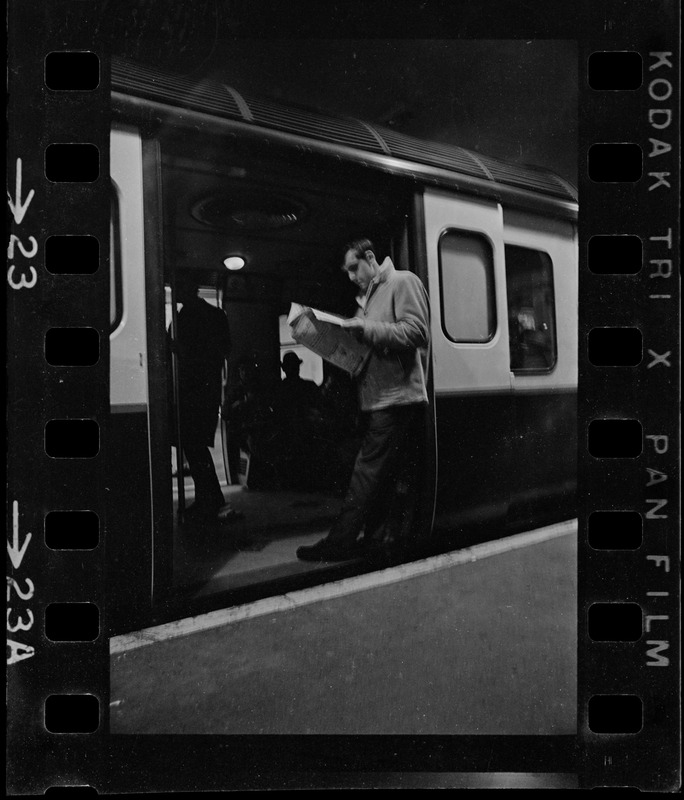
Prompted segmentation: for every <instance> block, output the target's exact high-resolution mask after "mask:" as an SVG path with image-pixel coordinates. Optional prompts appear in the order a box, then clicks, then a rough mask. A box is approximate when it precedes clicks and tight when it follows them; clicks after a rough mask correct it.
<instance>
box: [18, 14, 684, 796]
mask: <svg viewBox="0 0 684 800" xmlns="http://www.w3.org/2000/svg"><path fill="white" fill-rule="evenodd" d="M106 5H107V4H106V3H104V4H98V3H90V2H84V0H64V1H63V2H62V1H61V0H60V2H57V0H51V2H47V3H44V2H37V1H36V2H21V3H20V2H14V3H12V4H10V9H9V43H10V49H9V60H10V73H9V147H8V215H9V216H8V219H9V227H8V272H7V283H6V287H7V288H6V293H7V308H8V354H9V359H8V362H9V381H10V382H9V397H8V400H9V421H10V425H9V450H8V471H9V484H8V486H9V489H8V503H7V513H8V527H7V530H8V562H7V563H8V573H7V587H8V588H7V597H8V611H7V640H8V647H7V675H8V678H7V680H8V734H9V739H10V747H9V769H8V776H9V777H8V789H9V791H10V793H16V794H23V793H32V792H43V791H45V790H46V789H48V788H49V787H51V786H72V787H75V786H91V787H95V788H96V789H97V790H98V791H100V792H105V793H110V792H124V791H144V790H150V791H160V790H177V791H180V790H188V789H193V788H202V789H226V788H258V787H263V788H278V787H280V786H285V785H301V781H302V780H304V781H305V782H306V781H309V782H310V783H311V785H322V784H323V783H324V782H325V780H328V781H331V782H332V784H333V785H340V782H342V783H343V782H344V781H345V780H347V781H350V782H351V785H359V784H354V783H353V781H351V778H350V776H351V775H352V773H355V774H363V775H364V776H365V777H364V780H365V781H366V784H365V785H372V784H373V774H374V773H375V774H376V775H380V774H382V775H387V774H396V773H399V772H402V771H405V772H406V773H409V774H413V775H414V776H418V775H424V774H426V773H439V774H441V775H442V776H444V777H443V781H444V782H445V783H443V784H442V785H455V784H450V783H449V780H452V781H453V780H455V779H454V777H453V776H454V774H455V773H485V772H491V771H494V772H497V773H504V772H506V773H516V772H520V771H521V770H522V769H523V767H522V766H521V764H522V763H523V762H524V763H525V767H524V770H525V771H526V772H535V773H556V772H559V773H571V774H573V775H575V776H576V777H577V785H579V786H582V787H587V788H594V787H604V786H605V787H613V786H627V787H636V788H639V789H642V790H648V791H674V790H676V789H677V788H678V786H679V785H680V783H681V762H680V753H679V751H680V742H681V734H680V729H681V723H680V711H679V707H680V699H681V697H680V640H679V635H680V634H679V631H680V617H679V597H680V595H679V592H680V588H679V555H680V550H679V547H680V546H679V522H680V506H679V501H680V495H679V480H678V478H679V467H680V462H679V451H680V439H679V436H680V433H679V431H680V429H679V413H678V400H679V388H678V387H679V365H680V352H679V300H680V288H679V276H678V270H679V219H678V198H679V188H680V173H679V115H680V107H679V97H680V85H679V66H680V42H679V21H680V17H679V8H678V5H677V4H676V3H673V2H668V1H667V0H653V2H648V3H633V4H629V5H628V6H627V7H625V5H624V4H621V3H620V4H619V3H611V2H606V3H599V4H597V3H593V4H589V3H587V4H584V5H581V6H580V7H579V8H570V9H568V8H565V10H563V11H559V12H558V19H557V20H556V21H550V20H549V19H548V18H547V19H546V20H545V19H543V17H544V15H545V14H548V10H542V6H543V8H544V9H547V8H550V5H553V4H542V3H539V4H538V8H537V9H536V15H535V16H534V19H533V18H527V17H523V18H522V19H517V20H513V19H512V18H511V19H509V20H504V21H502V22H500V23H498V27H497V24H494V27H492V25H493V23H492V22H491V20H489V21H483V20H478V19H475V16H476V15H475V14H474V13H470V14H466V15H465V16H464V17H461V18H460V24H461V25H462V26H463V28H462V29H463V30H465V31H466V34H461V35H468V36H471V37H472V38H476V37H478V36H479V37H482V38H484V37H489V38H506V37H507V36H510V37H511V38H513V37H517V38H519V37H523V36H526V35H529V36H530V37H536V38H544V37H548V38H561V37H564V38H569V39H576V40H577V42H578V48H579V53H580V81H581V85H580V110H579V116H580V146H579V164H580V221H579V242H578V247H579V265H580V271H579V285H580V305H579V311H578V314H579V317H578V319H579V365H580V367H579V369H580V374H579V402H580V408H579V428H578V441H579V496H580V507H579V553H580V563H579V598H578V664H579V670H578V728H577V736H576V740H575V745H576V746H575V747H570V750H569V751H568V750H567V749H566V746H567V742H566V741H562V742H560V743H558V744H557V743H555V742H554V737H548V740H545V741H544V742H543V743H542V744H543V746H539V747H538V749H537V750H536V751H535V753H536V755H533V756H530V758H528V759H527V760H525V759H523V758H522V756H521V742H520V740H518V741H516V742H513V741H511V738H510V737H508V738H507V737H432V738H429V739H428V740H419V741H416V740H413V739H406V738H404V737H378V739H377V741H376V740H375V738H374V740H373V742H372V743H371V744H372V746H370V747H369V746H368V741H363V742H357V741H355V740H353V737H352V739H349V738H347V737H333V738H334V739H335V741H334V742H333V743H332V744H331V743H330V742H324V743H321V742H320V741H318V740H316V741H314V742H311V741H302V740H301V739H304V740H305V739H306V737H293V739H292V740H289V739H288V740H287V741H285V742H280V741H278V742H277V743H274V741H273V737H263V740H262V739H259V741H255V740H254V739H249V741H247V740H245V741H242V740H239V741H237V740H235V739H234V738H233V737H231V738H230V741H227V740H226V739H225V738H223V737H220V736H216V737H161V736H160V737H156V736H149V737H145V736H129V737H121V736H113V735H111V734H110V733H109V717H108V715H109V700H110V696H109V647H108V635H109V628H108V614H109V613H110V612H111V597H112V587H111V585H108V584H107V582H106V574H107V564H108V559H109V558H112V552H114V551H115V550H116V546H115V543H112V542H109V543H108V541H107V535H106V532H107V524H106V513H105V511H106V507H107V492H108V491H109V488H110V487H109V485H108V467H107V464H108V459H109V458H111V450H112V447H113V443H112V441H111V439H110V438H109V423H110V419H109V331H110V309H111V308H112V302H111V294H110V293H111V287H110V262H109V250H110V204H111V197H110V185H109V137H110V122H111V116H110V110H111V105H110V91H111V84H110V77H109V66H110V45H111V41H110V39H111V37H112V36H114V35H115V34H114V32H113V31H114V28H113V26H111V25H109V24H108V23H107V14H106V8H102V7H101V6H104V7H106ZM525 5H526V6H529V4H525ZM554 8H555V6H554ZM435 13H436V17H437V20H436V21H437V23H439V24H440V25H446V26H447V28H448V26H449V25H454V26H456V25H457V24H458V23H457V21H456V20H455V19H454V17H453V11H451V12H450V11H448V10H444V9H442V8H440V9H439V10H438V11H436V12H435ZM347 23H348V24H347V27H350V26H349V21H347ZM292 24H293V25H294V24H295V23H292ZM431 24H432V25H433V26H434V24H435V20H433V21H432V23H431ZM307 30H309V29H308V28H307ZM388 30H389V31H390V32H391V30H392V28H391V26H390V27H389V28H388ZM417 30H421V29H420V28H418V29H417ZM418 35H419V34H418V33H416V36H418ZM425 35H434V28H431V27H430V26H427V27H425ZM143 617H144V615H143ZM141 627H142V624H141ZM188 739H190V740H191V741H188ZM485 740H486V741H485ZM529 744H530V746H531V748H532V750H534V747H535V746H536V745H535V743H529ZM317 758H319V760H318V761H317ZM224 759H227V761H228V763H229V764H230V769H229V770H228V773H229V774H228V773H227V771H226V767H225V764H224V763H219V761H221V762H223V760H224ZM322 763H324V765H325V766H321V764H322ZM530 764H531V765H532V766H530ZM257 773H261V774H262V775H263V774H264V773H266V776H265V777H261V778H255V774H257ZM319 773H325V774H326V776H327V777H326V778H325V779H324V778H323V777H319V778H316V777H314V776H315V775H316V774H319ZM332 774H336V775H337V776H338V779H337V783H336V781H335V780H333V779H331V778H330V776H331V775H332ZM288 775H289V776H290V777H289V778H288ZM302 775H306V776H308V777H306V778H302ZM340 775H341V776H343V777H339V776H340ZM269 776H270V777H269ZM296 776H299V777H298V778H297V777H296ZM450 776H451V777H450ZM426 780H427V779H426ZM298 781H299V783H298ZM415 781H417V782H418V783H417V784H415ZM414 785H422V784H420V779H419V778H414Z"/></svg>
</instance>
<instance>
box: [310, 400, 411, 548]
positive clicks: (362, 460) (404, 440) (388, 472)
mask: <svg viewBox="0 0 684 800" xmlns="http://www.w3.org/2000/svg"><path fill="white" fill-rule="evenodd" d="M424 410H425V407H424V406H423V405H417V404H412V405H406V406H392V407H390V408H387V409H383V410H381V411H371V412H368V413H367V417H366V422H367V427H366V431H365V434H364V437H363V441H362V443H361V449H360V451H359V454H358V456H357V457H356V463H355V464H354V471H353V473H352V477H351V480H350V483H349V489H348V490H347V494H346V496H345V498H344V502H343V503H342V508H341V510H340V513H339V515H338V516H337V519H336V520H335V522H334V523H333V525H332V527H331V529H330V533H329V534H328V536H327V537H326V542H327V543H328V544H331V545H334V546H336V547H338V546H339V547H348V546H351V545H353V544H354V543H355V541H356V539H357V537H358V535H359V533H360V532H361V530H362V529H363V528H364V527H365V531H364V539H365V540H368V539H369V538H371V537H373V535H374V534H375V533H376V532H377V531H378V530H379V529H380V528H381V526H382V524H383V523H384V522H385V517H386V515H387V514H388V513H389V510H390V505H391V498H392V497H393V495H394V493H395V490H396V488H397V482H398V481H400V480H402V482H403V481H405V480H411V482H412V483H414V482H415V477H416V475H415V473H416V467H417V464H416V462H417V454H418V450H419V444H420V441H421V440H422V437H423V414H424Z"/></svg>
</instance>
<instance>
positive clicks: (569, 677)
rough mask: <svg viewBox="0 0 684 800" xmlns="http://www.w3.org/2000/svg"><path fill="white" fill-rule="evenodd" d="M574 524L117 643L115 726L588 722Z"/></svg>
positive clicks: (463, 727)
mask: <svg viewBox="0 0 684 800" xmlns="http://www.w3.org/2000/svg"><path fill="white" fill-rule="evenodd" d="M576 534H577V525H576V522H572V521H571V522H567V523H560V524H557V525H552V526H548V527H547V528H543V529H539V530H538V531H532V532H527V533H523V534H517V535H515V536H511V537H508V538H506V539H499V540H496V541H493V542H486V543H484V544H481V545H475V546H474V547H471V548H467V549H466V550H461V551H455V552H453V553H447V554H443V555H440V556H435V557H433V558H429V559H425V560H423V561H419V562H414V563H412V564H405V565H400V566H395V567H391V568H389V569H386V570H382V571H378V572H374V573H368V574H365V575H361V576H356V577H352V578H346V579H344V580H341V581H338V582H335V583H329V584H325V585H323V586H319V587H312V588H310V589H305V590H301V591H299V592H294V593H292V594H291V595H285V596H284V597H280V598H267V599H266V600H262V601H258V602H256V603H253V604H251V605H249V606H244V607H238V608H232V609H225V610H222V611H219V612H212V614H207V615H204V616H202V617H197V618H194V619H188V620H181V621H179V622H176V623H170V624H168V625H164V626H159V627H158V628H156V629H148V630H146V631H139V632H135V633H132V634H126V635H122V636H119V637H115V638H113V639H112V640H111V642H110V653H111V661H110V670H111V672H110V675H111V694H110V730H111V732H112V733H131V734H136V733H159V734H335V733H337V734H413V735H429V734H489V735H496V734H502V735H518V734H520V735H557V734H574V733H575V732H576V724H577V720H576V679H577V663H576V651H577V541H576Z"/></svg>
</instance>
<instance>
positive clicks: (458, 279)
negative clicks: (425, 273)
mask: <svg viewBox="0 0 684 800" xmlns="http://www.w3.org/2000/svg"><path fill="white" fill-rule="evenodd" d="M439 278H440V289H441V298H442V326H443V328H444V333H445V334H446V336H447V337H448V338H449V339H451V340H452V341H454V342H488V341H489V340H490V339H491V338H492V337H493V336H494V332H495V330H496V308H495V304H494V256H493V253H492V247H491V244H490V243H489V241H488V240H487V239H485V238H484V236H479V235H478V234H475V233H466V232H464V231H457V230H448V231H446V232H445V233H443V234H442V236H441V238H440V240H439Z"/></svg>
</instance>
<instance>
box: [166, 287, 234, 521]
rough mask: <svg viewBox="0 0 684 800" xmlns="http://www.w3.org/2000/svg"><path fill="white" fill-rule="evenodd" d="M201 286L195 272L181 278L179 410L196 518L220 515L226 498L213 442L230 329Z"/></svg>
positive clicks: (177, 347)
mask: <svg viewBox="0 0 684 800" xmlns="http://www.w3.org/2000/svg"><path fill="white" fill-rule="evenodd" d="M197 292H198V286H197V283H196V282H195V281H194V280H193V279H192V278H191V277H189V276H182V277H181V278H180V279H179V280H178V282H177V287H176V300H177V301H178V302H179V303H182V304H183V308H182V309H181V311H180V312H179V314H178V330H177V333H176V340H175V351H176V354H177V356H178V394H179V406H180V409H179V410H180V414H179V416H180V427H181V439H182V442H183V451H184V453H185V457H186V458H187V460H188V465H189V467H190V473H191V475H192V479H193V481H194V484H195V502H194V503H193V504H192V505H191V506H190V507H189V508H188V509H187V510H186V512H185V513H186V515H187V516H189V517H190V518H193V517H200V518H208V519H215V518H216V517H217V515H218V512H219V510H220V509H221V507H222V506H223V505H224V502H225V500H224V497H223V492H222V491H221V485H220V483H219V480H218V477H217V475H216V470H215V468H214V462H213V459H212V457H211V453H210V451H209V448H210V447H213V445H214V436H215V433H216V425H217V421H218V411H219V407H220V404H221V373H222V370H223V365H224V362H225V360H226V358H227V357H228V354H229V352H230V330H229V327H228V320H227V319H226V315H225V313H224V312H223V311H222V310H221V309H219V308H216V307H215V306H212V305H210V304H209V303H207V302H206V301H204V300H202V299H201V298H200V297H198V296H197Z"/></svg>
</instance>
